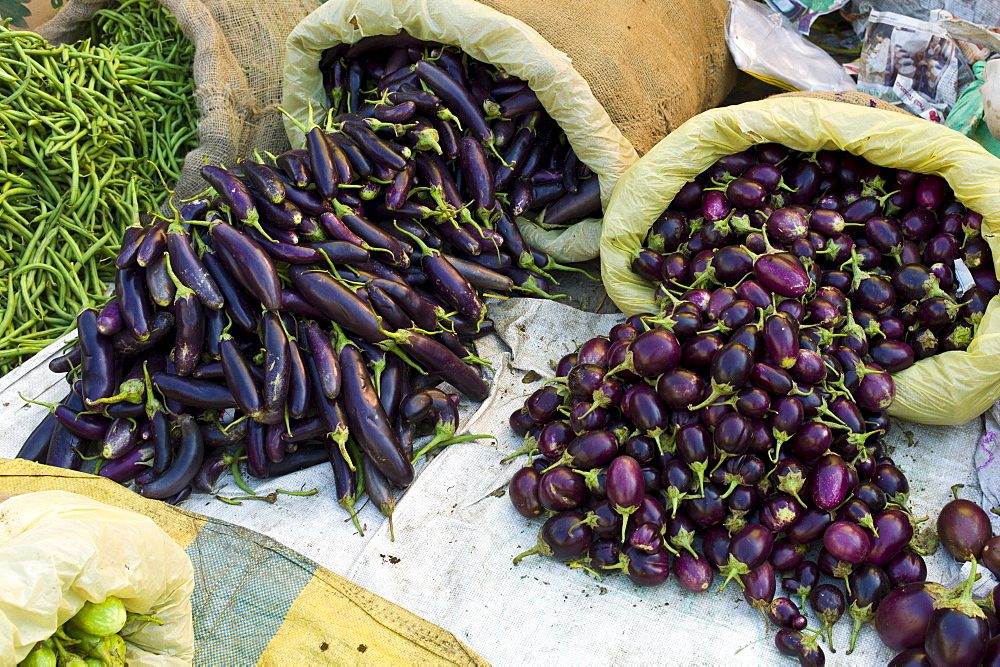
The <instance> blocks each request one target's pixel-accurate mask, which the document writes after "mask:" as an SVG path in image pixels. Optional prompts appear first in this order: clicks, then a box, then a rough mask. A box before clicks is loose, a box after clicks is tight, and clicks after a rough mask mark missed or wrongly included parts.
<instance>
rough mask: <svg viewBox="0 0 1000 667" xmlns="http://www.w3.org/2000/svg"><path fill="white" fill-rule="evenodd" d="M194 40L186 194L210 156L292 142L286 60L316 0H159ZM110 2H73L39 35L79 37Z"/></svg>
mask: <svg viewBox="0 0 1000 667" xmlns="http://www.w3.org/2000/svg"><path fill="white" fill-rule="evenodd" d="M159 2H160V4H162V5H163V6H164V7H165V8H166V9H167V10H169V11H170V13H171V14H172V15H173V17H174V18H175V19H176V20H177V23H178V25H179V26H180V29H181V31H182V32H183V33H184V36H185V37H186V38H187V39H188V41H190V42H191V44H192V45H194V49H195V56H194V68H193V69H194V71H193V76H194V83H195V91H196V95H197V97H198V111H199V114H200V117H199V119H198V147H197V148H195V149H194V150H192V151H190V152H189V153H188V154H187V155H186V156H185V158H184V168H183V171H182V172H181V176H180V178H179V180H178V182H177V185H176V187H175V189H176V191H177V193H178V195H179V196H181V197H185V196H190V195H193V194H195V193H198V192H201V191H202V190H204V189H205V187H206V183H205V181H204V180H203V179H202V178H201V176H200V175H199V174H198V169H199V168H200V167H201V166H202V165H203V164H205V160H206V158H207V160H208V162H210V163H212V164H220V163H222V164H233V163H235V161H236V160H238V159H240V158H243V157H246V156H248V155H252V154H253V151H254V150H259V151H271V152H272V153H280V152H281V151H282V150H285V149H286V148H287V146H288V139H287V137H286V136H285V131H284V128H283V126H282V121H281V113H280V112H279V111H277V109H276V107H277V106H279V105H280V103H281V86H282V62H283V59H284V54H285V38H286V37H287V36H288V33H290V32H291V30H292V28H294V27H295V26H296V24H298V22H299V21H300V20H302V18H303V17H305V16H306V15H308V14H309V13H310V12H311V11H313V10H314V9H316V7H318V6H319V2H317V1H316V0H268V2H244V1H243V0H159ZM113 6H114V3H110V2H108V1H107V0H68V1H67V2H66V5H65V6H64V7H63V8H62V9H61V10H59V12H58V13H57V14H56V15H55V16H54V17H53V18H52V19H50V20H49V21H47V22H46V23H45V24H43V25H42V26H40V27H39V28H38V31H37V32H38V33H39V34H41V35H42V36H43V37H45V38H46V39H47V40H49V41H50V42H54V43H60V42H68V41H72V40H74V39H76V38H77V37H79V36H80V32H81V31H80V24H81V22H83V21H86V20H87V19H89V18H90V17H91V16H92V15H93V14H94V12H96V11H98V10H99V9H103V8H105V7H113Z"/></svg>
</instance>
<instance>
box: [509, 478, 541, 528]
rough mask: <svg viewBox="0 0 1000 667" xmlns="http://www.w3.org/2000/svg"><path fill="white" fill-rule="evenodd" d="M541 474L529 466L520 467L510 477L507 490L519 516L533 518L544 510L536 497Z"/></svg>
mask: <svg viewBox="0 0 1000 667" xmlns="http://www.w3.org/2000/svg"><path fill="white" fill-rule="evenodd" d="M541 479H542V475H541V474H540V473H539V472H538V471H537V470H535V469H534V468H532V467H531V466H528V467H525V468H521V469H520V470H518V471H517V472H516V473H514V476H513V477H511V478H510V484H509V485H508V488H507V492H508V495H509V496H510V502H511V503H512V504H513V505H514V509H516V510H517V511H518V513H519V514H520V515H521V516H524V517H526V518H528V519H533V518H535V517H537V516H541V515H542V514H543V513H544V512H545V508H544V507H542V503H541V501H540V500H539V498H538V487H539V483H540V482H541Z"/></svg>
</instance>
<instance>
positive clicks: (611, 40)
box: [283, 0, 736, 262]
mask: <svg viewBox="0 0 1000 667" xmlns="http://www.w3.org/2000/svg"><path fill="white" fill-rule="evenodd" d="M726 7H727V3H726V2H725V0H705V1H695V0H679V1H676V2H653V1H649V2H641V1H638V0H551V1H548V2H537V1H532V2H528V1H525V0H484V1H483V2H475V1H474V0H330V1H329V2H327V3H325V4H324V5H322V6H321V7H320V8H319V9H317V10H316V11H315V12H313V13H312V14H311V15H310V16H308V17H307V18H306V19H305V20H303V21H302V23H301V24H299V26H298V27H296V28H295V30H294V31H293V32H292V34H291V35H290V36H289V39H288V53H287V60H286V66H285V94H284V102H283V108H284V109H285V110H286V111H287V112H288V113H289V115H290V116H291V117H292V118H293V119H294V121H298V122H301V123H306V122H308V120H309V116H310V108H312V109H317V108H320V109H322V108H326V106H327V100H326V94H325V91H324V89H323V81H322V77H321V75H320V72H319V68H318V62H319V59H320V56H321V55H322V53H323V51H324V50H325V49H328V48H331V47H334V46H337V45H339V44H345V43H346V44H354V43H356V42H358V41H359V40H361V39H362V38H364V37H368V36H373V35H394V34H397V33H399V32H400V31H406V32H408V33H409V34H410V35H413V36H414V37H418V38H420V39H425V40H429V41H436V42H442V43H444V44H449V45H453V46H457V47H459V48H461V49H462V50H463V51H465V52H466V53H467V54H469V56H471V57H473V58H476V59H477V60H480V61H483V62H487V63H490V64H493V65H496V66H497V67H500V68H502V69H504V70H506V71H507V72H509V73H510V74H512V75H514V76H517V77H520V78H522V79H524V80H525V81H527V82H528V84H529V85H530V86H531V88H532V89H533V90H534V91H535V93H536V94H537V95H538V98H539V100H540V101H541V102H542V105H543V106H544V107H545V109H546V111H547V112H548V114H549V115H550V116H551V117H552V118H553V119H555V121H556V122H557V123H559V125H560V127H561V128H562V129H563V131H564V132H565V133H566V136H567V138H568V139H569V142H570V144H571V145H572V146H573V149H574V150H575V152H576V154H577V155H578V156H579V158H580V160H581V161H582V162H584V163H585V164H586V165H587V166H588V167H590V169H591V170H592V171H593V172H594V173H595V174H597V176H598V178H599V179H600V185H601V199H602V201H603V202H604V203H605V204H606V203H607V201H608V199H609V198H610V196H611V192H612V190H613V189H614V186H615V183H616V182H617V180H618V178H619V177H620V176H621V175H622V174H623V173H624V172H625V170H626V169H627V168H628V167H629V166H630V165H631V164H632V163H633V162H634V161H635V159H636V157H637V154H638V153H642V152H644V151H646V150H648V149H649V148H650V147H651V146H653V145H654V144H655V143H656V142H657V141H658V140H659V139H661V138H662V137H663V136H665V135H666V134H667V133H668V132H669V131H670V130H672V129H673V128H674V127H676V126H677V125H679V124H680V123H682V122H683V121H684V120H685V119H687V118H689V117H691V116H693V115H695V114H697V113H699V112H700V111H703V110H704V109H707V108H709V107H712V106H715V105H716V104H718V103H719V102H720V101H721V100H722V99H723V98H724V97H725V96H726V94H727V93H728V92H729V90H730V89H731V88H732V86H733V83H734V81H735V73H736V70H735V66H734V65H733V64H732V60H731V59H730V58H729V55H728V51H727V49H726V45H725V40H724V38H723V34H724V31H723V22H724V19H725V14H726ZM294 121H293V120H292V119H289V120H286V122H285V127H286V129H287V131H288V134H289V138H290V140H291V143H292V145H293V146H301V145H302V144H304V137H303V135H302V132H301V131H300V130H299V129H298V125H297V123H296V122H294ZM522 230H523V232H524V233H525V236H526V238H528V239H529V241H530V242H531V243H532V244H533V245H534V246H535V247H538V248H540V249H542V250H544V251H546V252H547V253H549V254H551V255H553V256H554V257H555V258H557V259H559V260H560V261H568V262H575V261H583V260H586V259H590V258H592V257H595V256H596V255H597V251H598V249H599V243H598V241H599V239H598V237H599V234H600V221H599V220H598V219H596V218H595V219H588V220H586V221H584V222H581V223H578V224H577V225H574V226H573V227H571V228H570V229H569V230H567V231H566V232H563V233H556V234H555V236H554V238H543V236H542V235H540V234H536V233H534V231H537V230H534V231H533V230H532V229H531V225H530V224H529V225H526V226H525V227H522Z"/></svg>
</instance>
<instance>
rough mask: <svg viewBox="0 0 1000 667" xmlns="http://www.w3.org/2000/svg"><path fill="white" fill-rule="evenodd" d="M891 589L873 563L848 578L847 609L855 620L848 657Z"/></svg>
mask: <svg viewBox="0 0 1000 667" xmlns="http://www.w3.org/2000/svg"><path fill="white" fill-rule="evenodd" d="M852 525H853V524H852ZM891 587H892V584H891V583H890V582H889V577H888V576H887V575H886V573H885V571H884V570H883V569H882V568H880V567H879V566H877V565H873V564H871V563H862V564H861V565H859V566H857V567H856V568H855V569H854V571H853V572H851V574H850V575H849V576H848V578H847V590H848V595H847V599H848V601H849V602H850V605H849V606H848V608H847V613H849V614H850V615H851V618H853V619H854V628H853V629H852V630H851V643H850V646H848V648H847V654H848V655H850V654H851V653H853V652H854V645H855V643H856V642H857V639H858V632H859V631H860V630H861V627H862V626H863V625H864V624H865V623H870V622H872V620H874V618H875V612H876V609H877V608H878V606H879V603H880V602H881V601H882V598H884V597H885V596H886V594H888V592H889V590H890V589H891Z"/></svg>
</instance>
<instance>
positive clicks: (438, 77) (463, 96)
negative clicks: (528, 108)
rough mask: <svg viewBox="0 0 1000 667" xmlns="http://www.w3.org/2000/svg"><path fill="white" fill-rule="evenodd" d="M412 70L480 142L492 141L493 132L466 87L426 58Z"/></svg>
mask: <svg viewBox="0 0 1000 667" xmlns="http://www.w3.org/2000/svg"><path fill="white" fill-rule="evenodd" d="M413 71H414V72H416V73H417V76H419V77H420V80H421V81H423V82H424V83H426V84H427V86H428V87H429V88H430V89H431V90H432V91H434V93H435V94H437V96H438V97H440V98H441V100H442V101H443V102H444V103H445V104H446V105H447V106H448V109H450V110H451V112H452V113H454V114H455V115H456V116H457V117H458V118H459V120H461V121H462V124H463V127H465V129H467V130H468V131H470V132H471V133H472V136H474V137H475V138H476V139H478V140H479V141H481V142H488V141H492V139H493V132H492V131H491V130H490V126H489V125H488V124H487V123H486V119H485V118H483V114H482V112H481V111H480V109H479V106H478V105H477V104H476V101H475V100H474V99H473V98H472V95H471V94H470V93H469V91H468V89H467V88H465V87H463V86H461V85H460V84H459V82H458V81H456V80H455V79H453V78H452V77H451V76H450V75H449V74H448V72H446V71H445V70H443V69H441V68H440V67H438V66H437V65H434V64H433V63H431V62H429V61H427V60H421V61H419V62H418V63H417V64H416V65H414V66H413Z"/></svg>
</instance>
